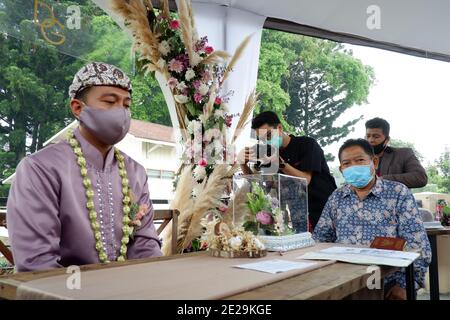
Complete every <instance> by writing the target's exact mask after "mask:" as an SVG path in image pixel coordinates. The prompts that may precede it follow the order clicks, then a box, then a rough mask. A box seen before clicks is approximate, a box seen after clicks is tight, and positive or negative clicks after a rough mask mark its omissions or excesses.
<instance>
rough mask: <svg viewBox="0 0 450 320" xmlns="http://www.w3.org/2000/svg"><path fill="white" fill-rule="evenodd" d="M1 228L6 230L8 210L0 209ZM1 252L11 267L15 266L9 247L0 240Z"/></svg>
mask: <svg viewBox="0 0 450 320" xmlns="http://www.w3.org/2000/svg"><path fill="white" fill-rule="evenodd" d="M0 227H5V228H6V210H4V209H3V208H1V209H0ZM0 252H1V253H2V254H3V256H4V257H5V258H6V260H8V262H9V263H10V264H11V265H14V259H13V256H12V252H11V250H9V248H8V246H6V245H5V244H4V243H3V241H2V240H0Z"/></svg>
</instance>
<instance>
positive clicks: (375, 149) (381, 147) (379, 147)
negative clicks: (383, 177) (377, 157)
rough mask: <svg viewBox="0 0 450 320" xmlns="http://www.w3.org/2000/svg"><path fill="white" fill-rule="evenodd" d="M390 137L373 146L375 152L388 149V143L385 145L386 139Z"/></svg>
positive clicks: (378, 152)
mask: <svg viewBox="0 0 450 320" xmlns="http://www.w3.org/2000/svg"><path fill="white" fill-rule="evenodd" d="M387 139H388V138H386V139H384V141H383V142H382V143H380V144H377V145H376V146H372V147H373V152H375V154H380V153H382V152H383V151H384V149H386V147H387V144H386V145H385V143H386V141H387Z"/></svg>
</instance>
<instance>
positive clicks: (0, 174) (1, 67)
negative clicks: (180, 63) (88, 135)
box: [0, 0, 170, 196]
mask: <svg viewBox="0 0 450 320" xmlns="http://www.w3.org/2000/svg"><path fill="white" fill-rule="evenodd" d="M38 2H39V3H40V4H43V3H44V2H45V4H48V5H49V6H50V7H52V8H54V10H55V12H57V13H58V14H57V15H56V16H57V18H58V19H61V21H63V22H64V19H65V14H66V13H65V8H66V7H67V6H68V5H72V4H76V5H79V6H80V8H81V13H82V18H83V19H82V24H81V29H79V30H67V29H66V30H65V33H64V36H65V43H64V44H63V45H61V46H56V45H52V44H50V43H49V42H48V41H46V40H45V39H44V38H43V35H42V33H41V30H40V28H39V26H38V25H36V24H35V23H34V22H33V21H32V20H30V19H32V18H33V14H34V7H33V2H32V1H31V2H27V3H26V4H24V3H23V2H19V1H13V0H0V29H1V30H2V33H1V34H0V56H1V57H2V59H0V168H1V171H0V180H1V179H4V178H6V177H8V176H9V175H11V174H12V173H13V172H14V171H15V168H16V166H17V164H18V162H19V161H20V160H21V159H22V158H23V157H24V156H25V155H27V154H29V153H33V152H36V151H37V150H39V149H41V148H42V146H43V143H44V142H45V141H46V140H48V138H50V137H51V136H52V135H54V134H55V133H56V132H58V131H59V130H61V129H62V128H63V127H65V126H66V125H67V124H68V123H70V122H71V121H72V120H73V117H72V115H71V114H70V112H69V108H68V102H69V100H68V95H67V90H68V87H69V85H70V83H71V81H72V78H73V75H74V74H75V72H76V71H77V70H78V69H79V68H80V67H81V66H82V65H83V64H85V63H86V62H87V61H93V60H102V61H105V62H109V63H114V64H117V65H118V66H119V67H121V68H123V69H124V70H126V71H127V72H128V73H129V74H130V73H131V79H132V83H133V87H134V91H133V98H134V105H133V106H132V116H133V118H136V119H142V120H147V121H153V122H157V123H163V124H168V125H169V124H170V117H169V112H168V110H167V107H166V104H165V101H164V98H163V95H162V93H161V90H160V88H159V85H158V84H157V82H156V80H155V79H154V77H153V76H151V75H149V76H144V75H135V74H133V72H132V71H133V63H134V61H133V59H134V57H133V56H132V55H131V54H128V53H131V41H130V39H128V37H127V35H126V34H125V33H124V32H123V31H122V30H121V29H120V28H119V27H117V25H116V24H115V23H114V22H113V21H112V19H111V18H110V17H109V16H107V15H106V13H104V12H103V11H102V10H101V9H99V8H98V7H96V6H95V5H94V4H93V3H92V2H91V1H87V0H86V1H67V0H66V1H55V0H45V1H38ZM46 10H47V9H46V7H44V6H43V7H42V8H41V9H40V11H39V15H41V14H42V15H43V16H42V19H44V18H45V14H47V15H48V11H46ZM40 21H41V20H40ZM51 31H53V32H60V34H62V33H61V32H62V30H53V29H52V30H51ZM49 34H50V33H49ZM8 187H9V186H1V187H0V196H7V193H8Z"/></svg>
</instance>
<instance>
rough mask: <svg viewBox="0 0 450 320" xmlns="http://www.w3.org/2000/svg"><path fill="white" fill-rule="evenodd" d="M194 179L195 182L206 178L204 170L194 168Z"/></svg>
mask: <svg viewBox="0 0 450 320" xmlns="http://www.w3.org/2000/svg"><path fill="white" fill-rule="evenodd" d="M193 174H194V178H195V179H197V180H201V179H204V178H205V177H206V169H205V167H202V166H196V167H195V169H194V172H193Z"/></svg>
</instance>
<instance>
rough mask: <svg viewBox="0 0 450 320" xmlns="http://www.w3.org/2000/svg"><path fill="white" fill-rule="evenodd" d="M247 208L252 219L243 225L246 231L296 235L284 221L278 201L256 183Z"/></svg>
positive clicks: (272, 234)
mask: <svg viewBox="0 0 450 320" xmlns="http://www.w3.org/2000/svg"><path fill="white" fill-rule="evenodd" d="M247 207H248V209H249V210H250V213H251V219H250V220H247V221H245V223H244V224H243V227H244V229H245V230H246V231H251V232H253V234H255V235H256V234H259V235H270V236H281V235H289V234H294V232H293V230H292V228H291V227H290V226H289V224H288V223H287V221H284V217H283V212H282V210H281V208H280V203H279V201H278V199H277V198H276V197H272V196H270V195H269V194H265V193H264V190H263V188H262V187H261V186H260V185H259V184H258V183H256V182H252V192H248V193H247Z"/></svg>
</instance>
